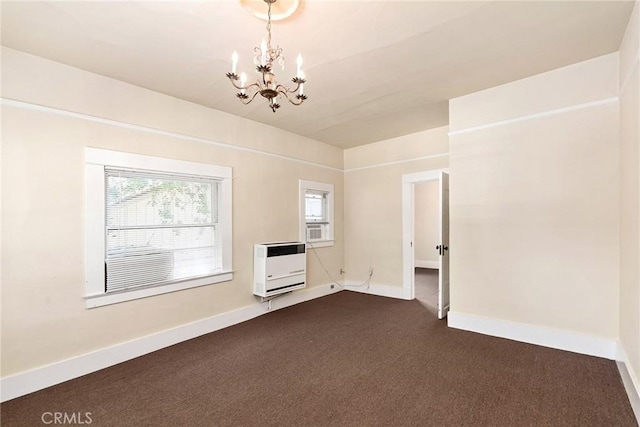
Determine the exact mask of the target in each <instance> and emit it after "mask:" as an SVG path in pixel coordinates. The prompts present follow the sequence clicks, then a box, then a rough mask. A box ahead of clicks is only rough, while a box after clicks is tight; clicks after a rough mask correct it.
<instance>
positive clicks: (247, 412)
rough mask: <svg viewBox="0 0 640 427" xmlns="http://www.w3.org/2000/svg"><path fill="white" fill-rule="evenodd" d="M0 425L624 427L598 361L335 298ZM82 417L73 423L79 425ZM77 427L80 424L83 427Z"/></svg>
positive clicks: (604, 366) (619, 395) (54, 390)
mask: <svg viewBox="0 0 640 427" xmlns="http://www.w3.org/2000/svg"><path fill="white" fill-rule="evenodd" d="M1 411H2V425H3V426H37V425H43V424H42V421H41V416H42V414H43V413H44V412H63V411H66V412H68V413H74V412H75V413H78V412H81V413H85V412H90V413H91V415H90V417H91V420H92V423H91V425H92V426H431V425H433V426H436V425H437V426H635V425H636V423H635V419H634V416H633V413H632V410H631V406H630V404H629V401H628V398H627V396H626V394H625V391H624V388H623V385H622V382H621V380H620V376H619V374H618V371H617V367H616V365H615V363H614V362H612V361H610V360H604V359H599V358H595V357H590V356H583V355H579V354H574V353H569V352H564V351H559V350H553V349H548V348H544V347H537V346H533V345H529V344H523V343H518V342H514V341H509V340H505V339H500V338H492V337H488V336H483V335H479V334H474V333H471V332H465V331H459V330H455V329H449V328H447V327H446V323H445V322H443V321H438V320H436V319H435V317H434V316H433V314H431V313H430V312H429V311H428V310H427V309H426V308H425V307H424V306H423V305H422V304H420V302H418V301H416V300H414V301H402V300H395V299H390V298H383V297H376V296H371V295H365V294H359V293H355V292H340V293H337V294H333V295H330V296H327V297H324V298H319V299H316V300H313V301H309V302H306V303H303V304H299V305H296V306H293V307H289V308H286V309H283V310H278V311H275V312H273V313H269V314H267V315H265V316H262V317H259V318H257V319H254V320H251V321H248V322H245V323H242V324H239V325H236V326H233V327H231V328H227V329H224V330H221V331H218V332H214V333H211V334H208V335H206V336H203V337H200V338H196V339H193V340H190V341H187V342H184V343H181V344H178V345H175V346H172V347H169V348H166V349H163V350H160V351H157V352H155V353H152V354H149V355H146V356H143V357H139V358H137V359H134V360H131V361H128V362H125V363H122V364H120V365H117V366H113V367H111V368H108V369H104V370H102V371H99V372H96V373H93V374H90V375H86V376H84V377H81V378H78V379H75V380H72V381H68V382H66V383H64V384H60V385H57V386H55V387H51V388H48V389H46V390H42V391H39V392H37V393H33V394H30V395H28V396H24V397H21V398H18V399H14V400H12V401H9V402H6V403H4V404H3V405H2V407H1ZM85 421H86V420H85ZM85 424H86V423H85Z"/></svg>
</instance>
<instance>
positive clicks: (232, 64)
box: [231, 51, 238, 74]
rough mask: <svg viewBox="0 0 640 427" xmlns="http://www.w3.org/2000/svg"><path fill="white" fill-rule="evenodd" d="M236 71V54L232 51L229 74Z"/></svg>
mask: <svg viewBox="0 0 640 427" xmlns="http://www.w3.org/2000/svg"><path fill="white" fill-rule="evenodd" d="M237 70H238V52H236V51H234V52H233V55H231V73H232V74H235V73H236V71H237Z"/></svg>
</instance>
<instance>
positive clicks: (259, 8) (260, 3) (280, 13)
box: [240, 0, 300, 21]
mask: <svg viewBox="0 0 640 427" xmlns="http://www.w3.org/2000/svg"><path fill="white" fill-rule="evenodd" d="M240 4H241V5H242V6H244V8H245V9H247V10H248V11H249V12H250V13H251V14H252V15H253V16H255V17H256V18H258V19H262V20H263V21H267V20H269V16H268V14H267V11H266V10H265V7H264V0H240ZM299 6H300V0H278V1H277V3H274V4H272V5H271V20H272V21H281V20H283V19H287V18H288V17H290V16H291V15H293V14H294V13H295V12H296V10H298V7H299Z"/></svg>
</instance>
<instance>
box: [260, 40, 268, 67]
mask: <svg viewBox="0 0 640 427" xmlns="http://www.w3.org/2000/svg"><path fill="white" fill-rule="evenodd" d="M260 52H262V55H261V57H260V65H267V42H266V41H264V39H262V43H260Z"/></svg>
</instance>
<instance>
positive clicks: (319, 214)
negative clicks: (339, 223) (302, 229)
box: [305, 190, 329, 241]
mask: <svg viewBox="0 0 640 427" xmlns="http://www.w3.org/2000/svg"><path fill="white" fill-rule="evenodd" d="M328 198H329V193H328V192H324V191H317V190H306V191H305V216H306V222H307V241H314V240H324V239H325V236H326V234H327V232H328V227H329V215H328V212H329V206H328V205H329V203H328Z"/></svg>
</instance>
